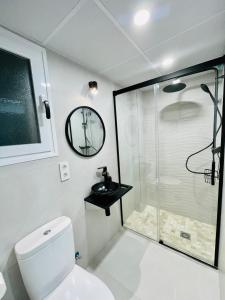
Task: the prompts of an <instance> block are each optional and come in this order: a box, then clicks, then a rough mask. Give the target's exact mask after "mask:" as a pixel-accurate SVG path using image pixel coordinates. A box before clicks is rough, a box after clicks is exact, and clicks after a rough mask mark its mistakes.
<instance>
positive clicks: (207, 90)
mask: <svg viewBox="0 0 225 300" xmlns="http://www.w3.org/2000/svg"><path fill="white" fill-rule="evenodd" d="M200 87H201V89H202V90H203V91H204V92H205V93H208V94H210V90H209V87H208V86H207V85H206V84H203V83H202V84H201V85H200Z"/></svg>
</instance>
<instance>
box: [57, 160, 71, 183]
mask: <svg viewBox="0 0 225 300" xmlns="http://www.w3.org/2000/svg"><path fill="white" fill-rule="evenodd" d="M59 173H60V178H61V181H66V180H68V179H70V169H69V163H68V161H62V162H60V163H59Z"/></svg>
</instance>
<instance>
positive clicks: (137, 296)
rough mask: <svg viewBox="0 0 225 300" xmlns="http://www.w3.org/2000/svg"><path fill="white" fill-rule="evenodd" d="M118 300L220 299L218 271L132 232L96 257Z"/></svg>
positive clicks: (96, 268) (94, 267) (95, 265)
mask: <svg viewBox="0 0 225 300" xmlns="http://www.w3.org/2000/svg"><path fill="white" fill-rule="evenodd" d="M89 271H92V272H93V273H95V274H96V275H97V276H98V277H100V278H101V279H102V280H103V281H104V282H105V283H106V284H107V285H108V287H109V288H110V289H111V291H112V292H113V294H114V296H115V299H116V300H219V278H218V272H217V271H216V270H214V269H211V268H210V267H208V266H205V265H203V264H201V263H198V262H195V261H194V260H192V259H189V258H186V257H184V256H183V255H180V254H178V253H176V252H174V251H173V250H170V249H167V248H165V247H164V246H162V245H159V244H156V243H154V242H152V241H150V240H147V239H145V238H143V237H141V236H138V235H136V234H135V233H133V232H130V231H128V230H127V231H123V232H121V233H120V234H119V235H118V236H116V237H115V238H114V239H113V240H112V241H111V242H110V243H109V244H108V245H107V246H106V247H105V248H104V249H103V250H102V251H101V252H100V253H99V254H98V255H97V257H96V258H95V259H94V260H93V262H92V263H91V264H90V266H89Z"/></svg>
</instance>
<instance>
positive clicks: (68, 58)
mask: <svg viewBox="0 0 225 300" xmlns="http://www.w3.org/2000/svg"><path fill="white" fill-rule="evenodd" d="M47 49H48V50H50V51H52V52H54V53H55V54H57V55H59V56H62V57H63V58H64V59H66V60H69V61H71V62H72V63H74V64H76V65H77V66H79V67H80V68H81V69H84V70H86V71H87V72H89V73H91V74H92V73H93V74H96V75H98V76H100V77H102V78H104V79H107V80H109V81H110V82H112V83H116V84H117V85H118V84H119V82H116V81H115V80H112V79H110V78H109V77H107V76H106V75H104V74H101V73H99V71H97V70H95V69H94V68H91V67H90V66H88V65H85V64H84V63H83V62H81V61H80V60H79V59H78V58H76V59H74V57H72V56H70V55H67V54H66V55H65V53H63V52H61V51H60V50H58V49H56V48H54V47H52V46H49V47H47ZM120 85H121V84H120Z"/></svg>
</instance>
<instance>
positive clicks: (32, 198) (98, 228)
mask: <svg viewBox="0 0 225 300" xmlns="http://www.w3.org/2000/svg"><path fill="white" fill-rule="evenodd" d="M47 56H48V65H49V73H50V83H51V88H52V100H53V106H54V107H53V108H54V113H55V122H56V133H57V139H58V147H59V156H58V157H56V158H50V159H43V160H38V161H33V162H27V163H23V164H17V165H11V166H5V167H1V169H0V187H1V196H0V199H1V208H0V241H1V242H0V270H1V271H3V273H4V276H5V278H6V282H7V286H8V292H7V295H6V296H5V298H4V300H14V299H16V300H25V299H27V296H26V293H25V290H24V287H23V285H22V282H21V277H20V274H19V271H18V267H17V263H16V259H15V255H14V251H13V247H14V245H15V243H16V242H17V241H19V240H20V239H21V238H23V237H24V236H25V235H26V234H28V233H29V232H31V231H33V230H34V229H35V228H37V227H38V226H40V225H42V224H44V223H46V222H48V221H50V220H51V219H53V218H55V217H58V216H61V215H67V216H69V217H70V218H72V221H73V225H74V231H75V243H76V249H77V250H79V251H80V253H81V255H82V259H81V261H80V263H81V264H82V265H83V266H86V265H87V264H88V261H89V260H91V259H92V257H93V256H95V255H96V254H97V252H98V251H99V250H100V249H101V248H103V247H104V245H105V243H106V242H107V241H108V240H110V239H111V237H112V236H113V235H114V234H115V233H116V232H117V231H118V229H119V228H120V215H119V207H118V204H115V205H114V206H113V207H112V210H111V216H110V217H106V216H105V214H104V211H103V210H101V209H98V208H95V207H93V206H91V205H87V206H86V208H85V204H84V201H83V199H84V197H85V196H87V195H88V194H89V191H90V187H91V186H92V185H93V183H95V182H96V181H99V180H100V178H98V177H97V176H96V170H97V167H100V166H103V165H107V166H108V169H109V172H110V175H111V176H112V178H113V179H114V180H117V161H116V142H115V128H114V111H113V101H112V91H113V90H114V89H115V86H114V85H113V84H112V83H110V82H109V81H107V80H104V79H102V78H100V77H99V76H97V75H95V74H93V73H90V72H88V71H87V70H84V69H82V68H81V67H79V66H77V65H75V64H74V63H72V62H71V61H69V60H66V59H64V58H62V57H60V56H58V55H55V54H54V53H52V52H47ZM90 80H97V81H98V84H99V95H98V96H97V97H96V98H95V99H90V98H89V97H87V90H86V86H87V84H88V82H89V81H90ZM79 105H88V106H91V107H93V108H94V109H96V110H97V111H98V112H99V114H100V115H101V116H102V118H103V121H104V123H105V127H106V141H105V145H104V147H103V149H102V151H101V152H100V153H99V154H98V155H97V156H94V157H93V158H82V157H80V156H78V155H77V154H75V153H73V152H72V150H71V149H70V148H69V146H68V145H67V142H66V139H65V134H64V130H65V129H64V126H65V120H66V117H67V115H68V114H69V112H70V111H71V110H72V109H74V108H75V107H76V106H79ZM63 160H67V161H68V162H69V164H70V170H71V179H70V180H69V181H66V182H64V183H61V182H60V178H59V171H58V163H59V162H60V161H63Z"/></svg>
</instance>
